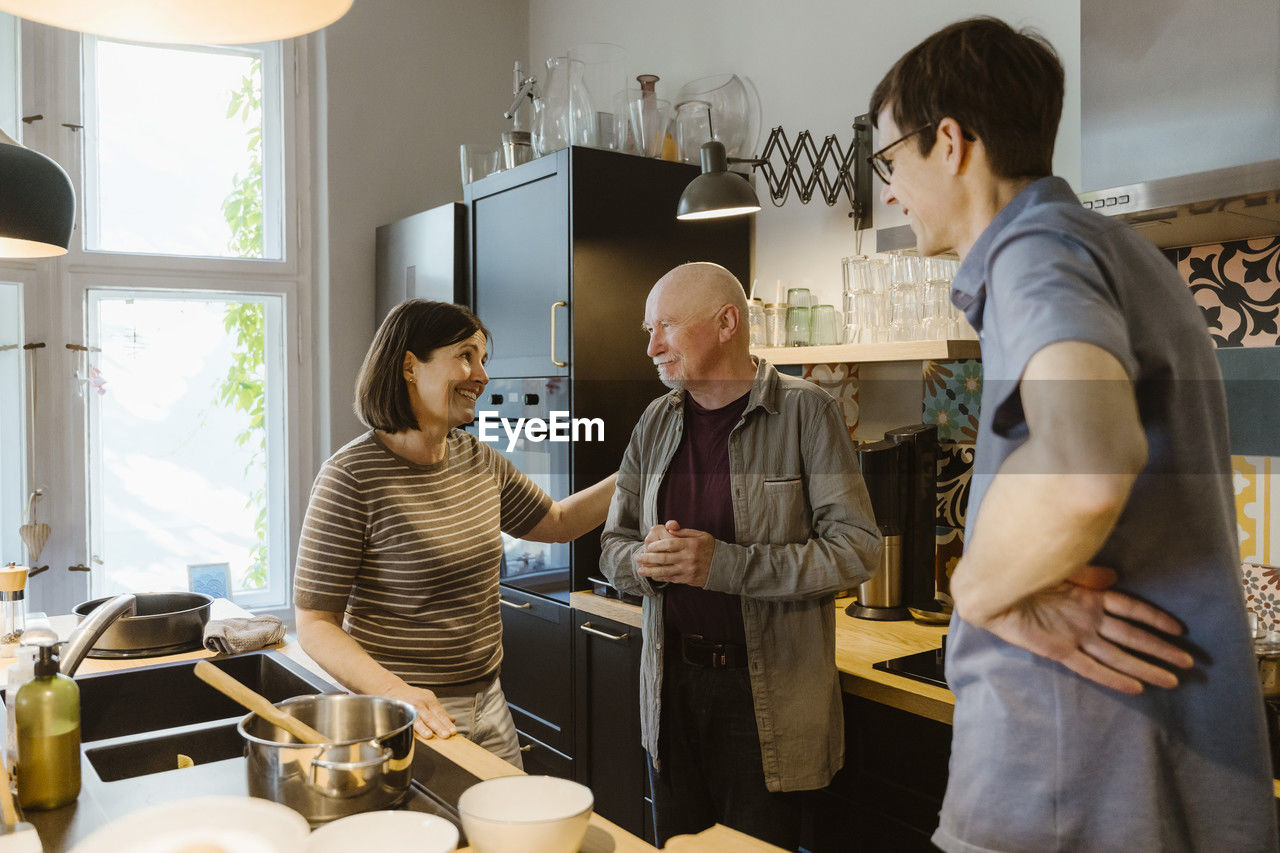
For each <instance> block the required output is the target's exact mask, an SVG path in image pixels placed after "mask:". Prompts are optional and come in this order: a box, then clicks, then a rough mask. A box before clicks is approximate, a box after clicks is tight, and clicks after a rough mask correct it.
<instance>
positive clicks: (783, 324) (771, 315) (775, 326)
mask: <svg viewBox="0 0 1280 853" xmlns="http://www.w3.org/2000/svg"><path fill="white" fill-rule="evenodd" d="M764 331H765V343H766V344H767V345H768V346H771V347H785V346H786V345H787V306H785V305H781V304H779V303H777V302H770V303H769V304H768V305H766V306H765V307H764Z"/></svg>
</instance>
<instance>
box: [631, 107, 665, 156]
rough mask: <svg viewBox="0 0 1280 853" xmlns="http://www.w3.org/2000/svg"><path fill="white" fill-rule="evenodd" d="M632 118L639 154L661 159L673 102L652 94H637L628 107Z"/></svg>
mask: <svg viewBox="0 0 1280 853" xmlns="http://www.w3.org/2000/svg"><path fill="white" fill-rule="evenodd" d="M627 107H628V112H629V114H630V117H631V133H632V136H634V137H635V140H636V147H637V151H636V153H638V154H643V155H644V156H646V157H661V156H662V143H663V141H664V140H665V139H666V138H667V126H668V125H670V124H671V102H670V101H664V100H662V99H661V98H656V97H654V96H653V93H652V92H639V91H637V92H635V93H633V95H632V96H631V101H630V103H629V104H628V105H627Z"/></svg>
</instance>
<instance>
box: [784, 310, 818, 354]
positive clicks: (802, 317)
mask: <svg viewBox="0 0 1280 853" xmlns="http://www.w3.org/2000/svg"><path fill="white" fill-rule="evenodd" d="M811 335H812V330H811V328H810V319H809V307H808V306H807V305H788V306H787V346H789V347H807V346H809V342H810V340H811V337H810V336H811Z"/></svg>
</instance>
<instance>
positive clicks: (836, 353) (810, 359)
mask: <svg viewBox="0 0 1280 853" xmlns="http://www.w3.org/2000/svg"><path fill="white" fill-rule="evenodd" d="M751 352H752V354H753V355H758V356H760V357H761V358H763V359H765V360H766V361H768V362H769V363H770V364H835V363H839V362H852V363H866V362H871V361H939V360H946V359H958V358H981V357H982V351H981V348H980V346H979V344H978V342H977V341H975V340H969V339H960V340H949V341H901V342H898V343H882V344H835V345H833V346H816V347H753V348H752V350H751Z"/></svg>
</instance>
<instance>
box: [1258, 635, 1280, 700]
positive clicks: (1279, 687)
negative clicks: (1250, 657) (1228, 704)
mask: <svg viewBox="0 0 1280 853" xmlns="http://www.w3.org/2000/svg"><path fill="white" fill-rule="evenodd" d="M1253 651H1254V653H1255V654H1256V655H1257V656H1258V678H1259V680H1261V682H1262V695H1263V696H1266V697H1268V698H1272V697H1280V631H1267V632H1265V633H1261V632H1260V633H1259V634H1257V635H1256V636H1255V637H1254V640H1253Z"/></svg>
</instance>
